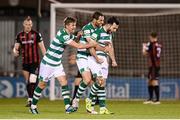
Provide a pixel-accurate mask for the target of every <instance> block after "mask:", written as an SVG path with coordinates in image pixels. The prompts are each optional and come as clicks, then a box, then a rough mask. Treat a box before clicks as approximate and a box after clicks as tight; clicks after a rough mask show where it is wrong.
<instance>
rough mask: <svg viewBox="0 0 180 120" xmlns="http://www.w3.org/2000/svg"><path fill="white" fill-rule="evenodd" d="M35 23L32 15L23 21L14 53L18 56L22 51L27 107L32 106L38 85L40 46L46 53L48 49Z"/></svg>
mask: <svg viewBox="0 0 180 120" xmlns="http://www.w3.org/2000/svg"><path fill="white" fill-rule="evenodd" d="M32 26H33V23H32V20H31V17H29V16H28V17H27V18H26V19H25V20H24V22H23V27H24V29H23V31H22V32H20V33H19V34H17V36H16V41H15V45H14V48H13V53H14V56H15V57H18V56H19V54H20V52H21V53H22V69H23V70H22V73H23V76H24V78H25V80H26V83H27V93H28V103H27V105H26V107H30V105H31V101H32V97H33V92H34V89H35V87H36V78H37V74H38V72H39V71H38V68H39V63H40V56H39V51H38V48H40V50H41V52H42V54H43V55H44V54H45V52H46V49H45V47H44V43H43V40H42V36H41V34H40V33H39V32H36V31H35V30H33V29H32Z"/></svg>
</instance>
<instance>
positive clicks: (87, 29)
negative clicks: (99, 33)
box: [77, 22, 96, 59]
mask: <svg viewBox="0 0 180 120" xmlns="http://www.w3.org/2000/svg"><path fill="white" fill-rule="evenodd" d="M95 30H96V28H94V26H93V25H92V23H91V22H90V23H88V24H86V25H85V26H84V27H83V28H82V31H83V35H82V36H81V38H80V43H82V44H86V43H87V41H86V38H88V37H89V38H90V37H91V35H92V33H93V32H94V31H95ZM88 55H90V54H89V51H88V50H87V49H78V52H77V58H78V59H79V58H84V59H87V57H88Z"/></svg>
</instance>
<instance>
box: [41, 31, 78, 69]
mask: <svg viewBox="0 0 180 120" xmlns="http://www.w3.org/2000/svg"><path fill="white" fill-rule="evenodd" d="M74 38H75V37H74V35H70V34H68V33H67V32H66V31H65V29H64V28H63V29H60V30H59V31H58V32H57V34H56V37H55V38H54V39H53V40H52V42H51V44H50V46H49V48H48V50H47V52H46V54H45V55H44V57H43V59H42V61H41V62H42V63H44V64H48V65H50V66H59V65H60V64H61V60H62V54H63V52H64V49H65V46H66V45H67V44H69V43H70V42H71V41H72V40H73V39H74Z"/></svg>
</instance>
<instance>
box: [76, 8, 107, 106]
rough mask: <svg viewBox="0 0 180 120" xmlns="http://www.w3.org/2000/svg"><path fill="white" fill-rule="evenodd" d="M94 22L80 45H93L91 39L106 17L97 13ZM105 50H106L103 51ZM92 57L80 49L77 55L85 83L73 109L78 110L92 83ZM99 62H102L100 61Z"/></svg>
mask: <svg viewBox="0 0 180 120" xmlns="http://www.w3.org/2000/svg"><path fill="white" fill-rule="evenodd" d="M92 18H93V20H92V21H91V22H90V23H88V24H86V25H85V26H84V27H83V28H82V31H83V35H82V37H81V39H80V43H83V44H85V43H87V42H88V43H91V42H92V41H93V40H92V39H91V35H92V33H93V32H94V31H95V30H96V29H97V28H99V27H101V26H102V25H103V23H104V16H103V14H102V13H100V12H95V13H94V14H93V16H92ZM103 50H105V49H103ZM89 55H90V53H89V50H87V49H81V50H80V49H79V50H78V53H77V65H78V69H79V71H80V73H81V75H82V78H83V81H82V82H81V83H80V85H79V88H78V91H77V94H76V97H75V99H74V100H73V107H74V108H76V109H77V108H78V107H79V105H78V103H79V99H80V97H81V96H82V94H83V92H84V91H85V89H86V87H87V86H88V85H90V83H91V82H92V78H91V71H90V69H89V63H88V56H89ZM98 62H101V61H100V59H99V60H98Z"/></svg>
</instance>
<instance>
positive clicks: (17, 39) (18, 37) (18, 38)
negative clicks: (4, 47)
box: [15, 34, 21, 43]
mask: <svg viewBox="0 0 180 120" xmlns="http://www.w3.org/2000/svg"><path fill="white" fill-rule="evenodd" d="M15 43H21V40H20V34H18V35H17V36H16V38H15Z"/></svg>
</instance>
